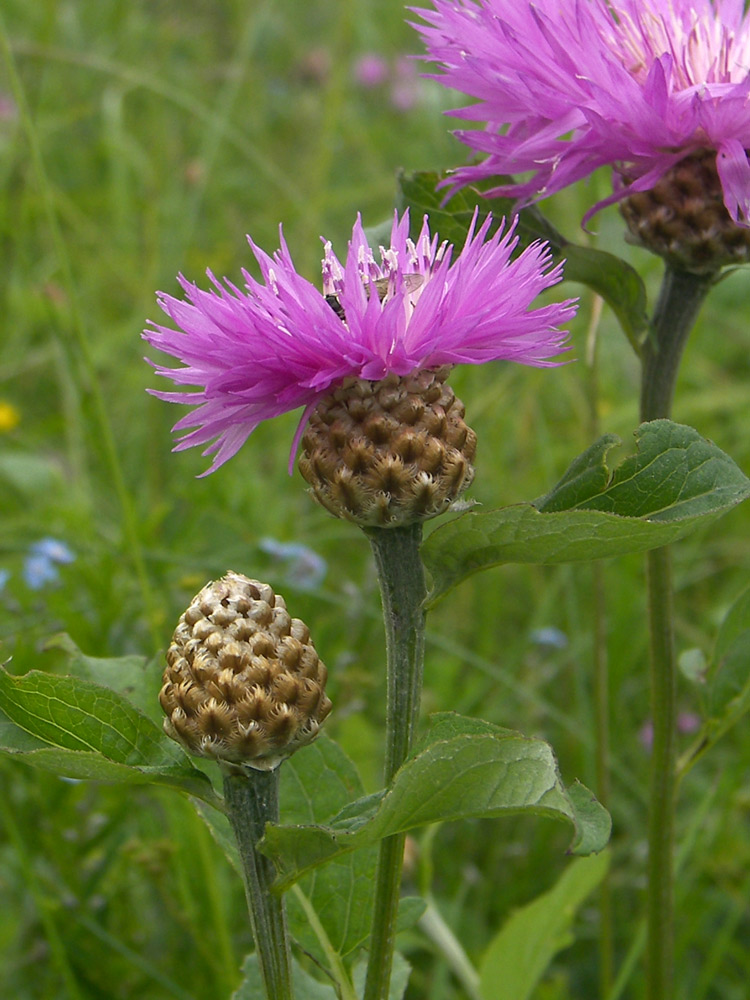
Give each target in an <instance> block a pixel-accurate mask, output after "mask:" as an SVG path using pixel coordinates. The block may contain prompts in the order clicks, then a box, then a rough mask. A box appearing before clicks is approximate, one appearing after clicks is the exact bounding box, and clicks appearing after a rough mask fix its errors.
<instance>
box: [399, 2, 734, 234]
mask: <svg viewBox="0 0 750 1000" xmlns="http://www.w3.org/2000/svg"><path fill="white" fill-rule="evenodd" d="M433 3H434V8H435V9H434V10H432V9H429V10H427V9H422V8H412V9H413V10H414V12H415V13H417V14H418V15H419V16H420V17H422V18H423V19H424V21H426V22H427V24H426V25H425V24H415V25H414V27H415V28H416V29H417V30H418V31H419V32H420V34H421V36H422V38H423V40H424V42H425V44H426V46H427V49H428V53H429V58H430V59H431V60H434V61H435V62H437V63H438V64H439V67H440V72H439V73H438V74H436V75H435V79H438V80H439V81H440V82H442V83H444V84H446V85H447V86H449V87H452V88H455V89H456V90H460V91H463V92H464V93H466V94H469V95H471V96H472V97H475V98H477V99H478V102H479V103H477V104H474V105H472V106H470V107H467V108H463V109H461V110H460V111H458V112H456V111H452V112H450V113H451V114H453V115H457V116H458V117H461V118H464V119H465V120H467V121H480V122H486V123H487V126H486V130H485V131H478V130H477V131H473V130H472V131H460V132H458V133H457V134H458V137H459V138H460V139H461V140H462V141H463V142H465V143H466V144H467V145H468V146H470V147H471V148H472V149H474V150H477V151H479V152H482V153H487V154H488V158H487V159H486V160H485V161H484V162H483V163H481V164H479V165H477V166H469V167H463V168H461V169H459V170H457V171H456V173H455V174H454V175H453V176H452V177H451V180H450V184H451V185H452V186H453V187H461V186H463V185H466V184H470V183H473V182H475V181H478V180H483V179H485V178H487V177H495V176H498V175H502V174H508V173H512V174H517V173H523V172H528V171H531V177H530V178H526V179H524V180H522V181H519V182H517V183H505V184H501V185H499V186H498V187H495V188H493V189H492V192H488V193H492V194H496V195H511V196H516V197H518V198H519V200H520V202H521V203H522V204H523V203H528V202H530V201H532V200H536V199H538V198H542V197H547V196H548V195H551V194H554V193H555V192H556V191H560V190H561V189H562V188H564V187H566V186H567V185H568V184H572V183H573V182H574V181H577V180H580V179H581V178H583V177H587V176H588V175H589V174H591V173H592V171H594V170H596V169H597V168H598V167H601V166H604V165H612V166H614V167H615V180H614V193H613V194H612V195H611V196H610V197H609V198H605V199H603V200H602V201H600V202H598V203H597V204H596V205H595V206H594V207H593V208H592V209H591V210H590V211H589V212H587V214H586V216H585V217H584V222H585V221H586V219H588V218H590V216H591V215H593V214H594V213H595V212H597V211H599V210H600V209H601V208H603V207H604V206H605V205H608V204H611V203H612V202H616V201H619V200H620V199H622V198H624V197H626V196H627V195H628V194H632V193H634V192H636V191H647V190H650V189H651V188H653V187H654V185H655V184H656V182H657V181H658V180H659V179H660V178H661V177H663V176H664V174H666V173H667V171H668V170H669V169H670V168H671V167H673V166H674V165H675V164H676V163H678V162H679V161H680V160H682V159H684V158H685V157H687V156H689V155H691V154H693V153H696V152H698V151H701V150H710V151H712V152H715V153H716V166H717V170H718V175H719V179H720V182H721V187H722V191H723V199H724V204H725V206H726V209H727V211H728V213H729V215H730V216H731V218H732V219H733V220H734V221H735V222H738V223H740V224H747V222H748V218H749V217H750V165H748V158H747V154H746V152H745V151H746V149H748V148H750V14H745V13H744V4H743V0H534V2H533V3H532V2H521V0H433ZM620 171H623V172H624V173H625V174H626V176H627V178H628V180H629V181H630V182H631V183H630V184H629V186H626V185H625V184H624V182H623V178H622V177H621V176H620Z"/></svg>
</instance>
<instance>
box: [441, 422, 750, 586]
mask: <svg viewBox="0 0 750 1000" xmlns="http://www.w3.org/2000/svg"><path fill="white" fill-rule="evenodd" d="M635 437H636V442H637V448H638V450H637V452H636V453H635V454H634V455H632V456H630V457H629V458H626V459H625V461H623V463H622V464H621V465H620V466H619V467H618V468H617V469H615V470H614V471H612V470H610V468H609V466H608V464H607V457H608V454H609V452H610V451H611V450H612V449H613V448H614V447H615V446H616V445H618V444H619V443H620V441H619V439H618V438H616V437H615V436H614V435H611V434H610V435H606V436H605V437H602V438H600V439H599V440H598V441H596V442H595V443H594V444H593V445H591V447H590V448H588V449H587V450H586V451H585V452H584V453H583V454H582V455H580V456H579V457H578V458H576V459H575V461H574V462H573V463H572V464H571V466H570V467H569V469H568V471H567V472H566V473H565V475H564V476H563V478H562V479H561V480H560V482H559V483H558V484H557V486H555V488H554V489H553V490H551V491H550V492H549V493H547V494H546V495H545V496H543V497H540V498H539V499H538V500H535V501H534V502H533V503H530V504H516V505H514V506H512V507H504V508H501V509H500V510H491V511H480V512H474V511H472V512H470V513H467V514H464V515H463V516H461V517H459V518H456V520H454V521H450V522H449V523H448V524H445V525H443V526H442V527H440V528H438V529H437V530H436V531H434V532H433V533H432V534H431V535H430V537H429V538H428V539H427V541H426V542H425V544H424V545H423V547H422V556H423V559H424V562H425V565H426V566H427V568H428V570H429V571H430V573H431V574H432V581H433V589H432V591H431V593H430V601H431V602H434V601H436V600H438V599H439V598H440V597H442V596H444V595H445V594H446V593H447V592H448V591H449V590H450V589H451V588H452V587H454V586H455V585H456V584H457V583H459V582H460V581H461V580H464V579H465V578H466V577H467V576H470V575H471V574H472V573H477V572H478V571H479V570H483V569H489V568H490V567H491V566H499V565H501V564H503V563H565V562H577V561H586V560H591V559H604V558H607V557H609V556H620V555H625V554H626V553H629V552H645V551H646V550H647V549H653V548H656V547H658V546H661V545H668V544H670V543H671V542H675V541H677V539H679V538H683V537H684V536H685V535H688V534H690V533H691V532H692V531H695V529H696V528H699V527H705V526H706V525H708V524H710V523H711V522H712V521H714V520H716V519H717V518H718V517H721V515H722V514H725V513H726V512H727V511H728V510H730V509H731V508H732V507H734V506H735V505H736V504H738V503H740V502H741V501H742V500H745V499H746V498H747V497H748V496H750V480H749V479H748V478H747V477H746V476H745V474H744V473H743V472H742V471H741V470H740V469H739V468H738V467H737V466H736V465H735V463H734V462H733V461H732V459H731V458H729V456H728V455H726V454H724V452H723V451H721V450H720V449H719V448H717V447H716V445H714V444H712V443H711V442H710V441H707V440H706V439H705V438H702V437H701V436H700V434H698V432H697V431H696V430H693V428H692V427H685V426H684V425H682V424H675V423H672V421H670V420H653V421H651V422H650V423H646V424H641V426H640V427H639V428H638V429H637V430H636V432H635Z"/></svg>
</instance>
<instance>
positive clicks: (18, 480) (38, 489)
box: [0, 452, 64, 499]
mask: <svg viewBox="0 0 750 1000" xmlns="http://www.w3.org/2000/svg"><path fill="white" fill-rule="evenodd" d="M0 484H1V487H0V488H2V489H3V491H6V490H7V489H8V487H10V488H11V489H13V490H16V491H17V492H18V494H19V495H21V496H26V497H29V498H30V499H37V498H38V497H40V496H49V495H52V496H55V495H57V496H59V495H60V494H61V493H62V492H63V489H64V478H63V474H62V469H61V467H60V465H59V463H58V462H55V461H53V460H52V459H50V458H44V457H42V456H41V455H33V454H25V453H23V452H5V453H4V454H2V455H0Z"/></svg>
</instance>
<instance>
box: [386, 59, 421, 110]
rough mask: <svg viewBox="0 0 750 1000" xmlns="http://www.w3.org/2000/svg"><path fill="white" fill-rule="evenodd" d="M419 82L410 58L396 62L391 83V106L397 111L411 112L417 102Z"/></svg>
mask: <svg viewBox="0 0 750 1000" xmlns="http://www.w3.org/2000/svg"><path fill="white" fill-rule="evenodd" d="M420 82H421V81H420V79H419V74H418V72H417V68H416V66H415V64H414V60H413V59H412V58H410V57H409V56H401V57H400V58H399V59H397V60H396V67H395V71H394V74H393V83H392V84H391V104H392V105H393V106H394V108H396V110H397V111H411V109H412V108H413V107H414V106H415V105H416V104H417V103H418V102H419V88H420Z"/></svg>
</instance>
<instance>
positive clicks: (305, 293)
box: [143, 213, 576, 475]
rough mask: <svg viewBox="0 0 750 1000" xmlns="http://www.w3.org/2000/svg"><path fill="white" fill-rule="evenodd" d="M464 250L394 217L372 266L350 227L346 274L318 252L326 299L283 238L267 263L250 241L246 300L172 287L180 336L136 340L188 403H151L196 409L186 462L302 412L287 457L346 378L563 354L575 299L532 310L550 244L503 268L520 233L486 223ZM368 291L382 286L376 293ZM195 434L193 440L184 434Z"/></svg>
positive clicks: (224, 453) (166, 333)
mask: <svg viewBox="0 0 750 1000" xmlns="http://www.w3.org/2000/svg"><path fill="white" fill-rule="evenodd" d="M475 221H476V216H475V219H474V221H473V222H472V225H471V228H470V231H469V233H468V235H467V238H466V243H465V245H464V248H463V251H462V252H461V254H460V256H458V257H457V259H456V260H453V259H452V252H453V247H452V246H449V245H448V244H447V243H442V244H438V237H437V236H431V234H430V229H429V226H428V223H427V218H426V217H425V220H424V224H423V226H422V231H421V233H420V235H419V238H418V239H417V241H416V243H414V242H412V240H410V239H409V235H408V233H409V218H408V213H404V215H403V217H402V218H401V219H400V220H399V218H398V216H397V215H396V216H395V218H394V222H393V229H392V232H391V244H390V246H389V247H388V248H383V247H381V248H380V258H381V259H380V262H377V261H376V260H375V256H374V254H373V252H372V250H371V249H370V246H369V245H368V243H367V238H366V236H365V233H364V230H363V228H362V222H361V220H360V219H359V218H358V219H357V222H356V224H355V226H354V230H353V233H352V239H351V242H350V243H349V248H348V252H347V255H346V259H345V261H344V262H343V263H342V262H340V261H339V259H338V258H337V257H336V255H335V254H334V253H333V250H332V248H331V245H330V243H326V244H325V258H324V260H323V291H322V292H321V291H319V290H318V289H317V288H316V287H315V286H314V285H312V284H311V283H310V282H309V281H307V280H306V279H305V278H303V277H302V276H301V275H300V274H298V273H297V272H296V271H295V269H294V264H293V262H292V258H291V256H290V253H289V250H288V248H287V245H286V242H285V241H284V236H283V233H282V232H281V229H280V231H279V239H280V243H281V249H280V250H277V251H276V253H275V254H274V255H273V257H269V256H268V255H267V254H266V253H264V251H263V250H261V249H260V248H259V247H258V246H256V245H255V243H253V241H252V240H250V246H251V248H252V250H253V253H254V254H255V257H256V259H257V261H258V264H259V266H260V270H261V274H262V278H263V282H262V283H261V282H258V281H256V280H255V278H253V277H252V276H251V275H250V274H248V272H247V271H245V270H243V272H242V275H243V278H244V280H245V290H244V291H243V290H241V289H239V288H237V287H236V286H235V285H233V284H232V283H231V282H229V281H226V280H225V283H224V284H222V283H221V282H219V281H218V280H217V279H216V278H215V277H214V275H213V274H212V273H211V272H210V271H209V272H208V275H209V278H210V279H211V282H212V283H213V286H214V287H213V289H212V290H211V291H203V290H201V289H199V288H198V287H197V285H195V284H193V283H192V282H189V281H187V280H186V279H185V278H184V277H182V276H180V278H179V281H180V284H181V286H182V288H183V289H184V291H185V294H186V298H187V300H186V301H185V300H182V299H177V298H174V297H172V296H171V295H166V294H164V293H160V294H159V296H158V301H159V305H160V306H161V308H162V309H163V310H164V312H165V313H166V314H167V315H168V316H169V318H170V319H171V320H172V322H173V323H175V324H176V326H177V327H178V329H177V330H174V329H171V328H170V327H166V326H159V325H157V324H154V323H152V324H151V328H149V329H146V330H145V331H144V334H143V336H144V338H145V339H146V340H147V341H148V342H149V343H150V344H151V345H152V346H153V347H156V348H158V349H159V350H161V351H165V352H166V353H167V354H171V355H172V356H173V357H175V358H176V359H177V360H179V361H180V362H181V363H182V365H183V366H184V367H182V368H169V367H164V366H163V365H160V364H155V365H154V367H155V369H156V371H157V373H158V374H159V375H164V376H166V377H167V378H170V379H172V381H173V382H174V383H175V384H176V385H178V386H181V387H192V386H194V387H197V388H198V391H197V392H193V393H191V394H186V393H185V392H183V391H177V392H154V395H155V396H158V397H159V398H160V399H166V400H168V401H170V402H174V403H187V404H189V405H193V406H194V407H195V409H194V410H192V411H191V412H190V413H189V414H187V415H186V416H185V417H183V418H182V419H181V420H179V421H178V422H177V423H176V424H175V427H174V429H175V430H177V431H185V430H187V433H186V434H185V435H184V436H183V437H182V438H181V439H180V441H179V442H178V443H177V445H176V446H175V451H182V450H183V449H185V448H190V447H193V446H195V445H207V447H206V449H205V451H204V452H203V454H204V455H208V454H214V459H213V463H212V465H211V467H210V468H209V469H208V470H207V472H206V473H204V475H207V474H208V473H209V472H213V471H214V470H215V469H217V468H218V467H219V466H220V465H223V463H224V462H226V461H227V460H228V459H229V458H231V457H232V456H233V455H234V454H235V453H236V452H237V451H238V450H239V448H240V447H241V446H242V444H243V443H244V442H245V441H246V440H247V438H248V437H249V435H250V434H252V432H253V431H254V430H255V428H256V427H257V426H258V424H260V423H261V422H262V421H264V420H268V419H269V418H271V417H275V416H279V415H280V414H282V413H286V412H287V411H289V410H294V409H296V408H298V407H304V412H303V414H302V418H301V420H300V426H299V429H298V431H297V434H296V435H295V439H294V444H293V447H292V457H291V460H290V469H291V464H292V462H293V459H294V453H295V451H296V446H297V443H298V441H299V438H300V436H301V434H302V431H303V429H304V427H305V424H306V423H307V420H308V418H309V416H310V413H311V412H312V410H313V409H314V408H315V406H316V405H317V403H318V402H319V401H320V400H321V399H322V398H323V397H324V396H325V395H327V394H328V393H329V392H330V391H331V390H332V388H335V387H336V386H337V385H339V384H340V383H341V382H342V381H343V380H344V379H345V378H347V376H355V377H357V378H361V379H368V380H372V381H376V380H380V379H383V378H384V377H385V376H386V375H388V374H389V373H394V374H396V375H408V374H410V373H412V372H415V371H418V370H420V369H424V368H435V367H438V366H441V365H446V364H447V365H453V364H459V363H466V364H481V363H483V362H485V361H493V360H497V359H504V360H509V361H517V362H520V363H522V364H527V365H536V366H540V367H544V366H551V365H555V364H560V363H561V362H556V361H552V360H551V359H552V358H554V357H555V356H556V355H558V354H559V353H560V352H561V351H562V350H564V349H565V347H566V339H567V332H566V331H564V330H560V329H559V326H560V324H563V323H566V322H567V321H569V320H570V319H571V318H572V317H573V315H574V314H575V310H576V305H575V300H572V299H569V300H566V301H564V302H561V303H554V304H551V305H546V306H542V307H540V308H537V309H531V308H530V306H531V303H532V301H533V300H534V299H535V298H536V296H537V295H538V294H539V293H540V292H542V291H543V290H544V289H546V288H549V287H550V286H551V285H554V284H556V283H557V282H558V281H560V279H561V277H562V265H561V264H557V265H555V266H553V265H552V255H551V252H550V249H549V246H548V245H547V244H546V243H540V242H537V243H533V244H532V245H531V246H529V247H527V248H526V249H525V250H524V251H523V253H521V254H520V255H519V256H518V257H517V258H516V259H515V260H511V259H510V258H511V254H512V253H513V251H514V249H515V248H516V245H517V243H518V237H517V236H514V225H511V227H510V228H509V229H508V230H507V231H506V232H504V231H503V230H504V226H503V225H501V226H500V228H499V229H498V230H497V232H496V233H495V234H494V235H493V236H491V237H490V238H489V239H486V237H487V233H488V230H489V228H490V225H491V219H489V218H488V219H486V221H485V222H484V223H483V224H482V226H481V227H480V228H479V229H478V230H477V231H475ZM376 282H377V283H378V284H377V285H376ZM189 428H193V429H192V430H188V429H189Z"/></svg>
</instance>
